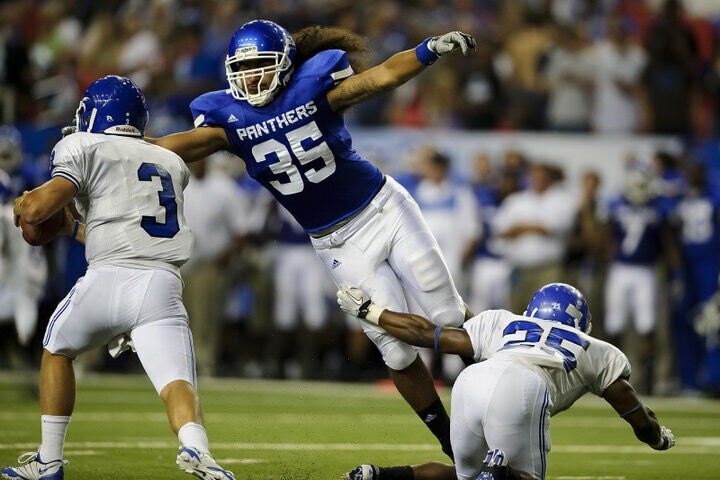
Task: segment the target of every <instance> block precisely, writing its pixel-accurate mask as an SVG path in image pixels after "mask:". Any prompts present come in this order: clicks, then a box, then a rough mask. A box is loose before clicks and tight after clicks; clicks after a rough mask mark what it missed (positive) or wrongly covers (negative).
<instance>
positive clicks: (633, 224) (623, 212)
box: [609, 197, 666, 265]
mask: <svg viewBox="0 0 720 480" xmlns="http://www.w3.org/2000/svg"><path fill="white" fill-rule="evenodd" d="M661 203H662V201H661V200H660V199H657V198H656V199H653V200H651V201H650V202H648V203H646V204H643V205H635V204H633V203H631V202H629V201H628V200H627V199H626V198H624V197H621V198H619V199H616V200H614V201H613V202H611V203H610V207H609V220H610V221H611V222H612V226H613V233H614V235H615V246H616V249H615V260H617V261H620V262H623V263H630V264H635V265H652V264H653V263H654V262H655V261H656V260H657V259H658V258H659V257H660V254H661V249H662V244H661V238H660V237H661V229H662V227H663V224H664V223H665V221H666V215H665V211H664V209H663V208H662V204H661Z"/></svg>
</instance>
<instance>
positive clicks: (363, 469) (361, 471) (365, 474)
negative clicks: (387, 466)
mask: <svg viewBox="0 0 720 480" xmlns="http://www.w3.org/2000/svg"><path fill="white" fill-rule="evenodd" d="M378 475H379V472H378V467H376V466H375V465H358V466H357V467H355V468H353V469H352V471H351V472H348V473H344V474H343V476H342V477H340V480H377V478H378Z"/></svg>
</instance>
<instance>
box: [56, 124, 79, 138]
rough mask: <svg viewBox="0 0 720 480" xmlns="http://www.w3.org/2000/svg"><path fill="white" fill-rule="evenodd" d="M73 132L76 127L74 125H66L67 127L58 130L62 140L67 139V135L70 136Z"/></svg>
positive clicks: (75, 130)
mask: <svg viewBox="0 0 720 480" xmlns="http://www.w3.org/2000/svg"><path fill="white" fill-rule="evenodd" d="M75 132H77V127H76V126H75V125H68V126H67V127H63V128H62V129H61V130H60V133H62V136H63V138H65V137H67V136H68V135H72V134H73V133H75Z"/></svg>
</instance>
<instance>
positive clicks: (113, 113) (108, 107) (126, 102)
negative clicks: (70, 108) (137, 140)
mask: <svg viewBox="0 0 720 480" xmlns="http://www.w3.org/2000/svg"><path fill="white" fill-rule="evenodd" d="M148 118H149V114H148V109H147V104H146V103H145V95H143V93H142V92H141V91H140V89H139V88H138V87H137V86H136V85H135V84H134V83H133V82H132V81H130V79H128V78H125V77H118V76H117V75H108V76H107V77H102V78H100V79H98V80H95V81H94V82H93V83H92V85H90V86H89V87H88V88H87V90H85V93H84V94H83V98H82V100H80V105H79V106H78V109H77V111H76V112H75V126H76V127H77V129H78V131H79V132H91V133H105V134H108V135H124V136H130V137H142V136H143V135H145V127H146V126H147V123H148Z"/></svg>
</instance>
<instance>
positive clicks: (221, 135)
mask: <svg viewBox="0 0 720 480" xmlns="http://www.w3.org/2000/svg"><path fill="white" fill-rule="evenodd" d="M145 141H147V142H150V143H153V144H155V145H157V146H159V147H163V148H166V149H168V150H170V151H172V152H175V153H176V154H177V155H178V156H179V157H180V158H182V159H183V161H184V162H185V163H191V162H196V161H198V160H202V159H204V158H206V157H208V156H210V155H212V154H213V153H215V152H218V151H220V150H230V149H231V147H230V142H229V141H228V139H227V135H226V134H225V130H223V129H222V128H220V127H198V128H194V129H192V130H188V131H186V132H179V133H173V134H170V135H166V136H164V137H160V138H147V137H145Z"/></svg>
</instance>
